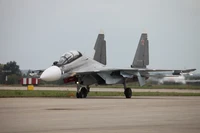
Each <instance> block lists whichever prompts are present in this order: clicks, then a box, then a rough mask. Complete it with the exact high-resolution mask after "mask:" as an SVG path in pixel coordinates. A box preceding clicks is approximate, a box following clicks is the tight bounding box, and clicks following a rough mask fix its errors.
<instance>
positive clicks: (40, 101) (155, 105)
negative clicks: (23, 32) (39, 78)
mask: <svg viewBox="0 0 200 133" xmlns="http://www.w3.org/2000/svg"><path fill="white" fill-rule="evenodd" d="M46 132H48V133H79V132H81V133H103V132H106V133H117V132H120V133H121V132H124V133H133V132H136V133H161V132H162V133H172V132H174V133H199V132H200V97H141V96H140V97H132V99H125V98H124V97H88V98H87V99H76V98H0V133H46Z"/></svg>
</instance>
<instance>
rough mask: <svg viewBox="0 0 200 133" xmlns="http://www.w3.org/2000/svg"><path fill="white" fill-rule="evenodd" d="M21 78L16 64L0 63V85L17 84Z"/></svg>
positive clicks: (13, 62) (11, 62)
mask: <svg viewBox="0 0 200 133" xmlns="http://www.w3.org/2000/svg"><path fill="white" fill-rule="evenodd" d="M21 77H22V74H21V71H20V69H19V65H17V62H15V61H10V62H7V63H6V64H1V63H0V84H19V83H20V79H21Z"/></svg>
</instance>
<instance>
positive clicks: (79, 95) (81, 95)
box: [76, 87, 88, 98]
mask: <svg viewBox="0 0 200 133" xmlns="http://www.w3.org/2000/svg"><path fill="white" fill-rule="evenodd" d="M87 94H88V91H87V89H86V88H85V87H82V88H81V91H80V92H76V98H86V97H87Z"/></svg>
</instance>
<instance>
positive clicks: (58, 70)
mask: <svg viewBox="0 0 200 133" xmlns="http://www.w3.org/2000/svg"><path fill="white" fill-rule="evenodd" d="M94 50H95V53H94V57H93V58H89V57H87V56H86V55H84V54H82V53H81V52H80V51H76V50H73V51H69V52H66V53H64V54H63V55H62V56H61V57H60V59H59V61H55V62H54V63H53V65H52V66H50V67H49V68H47V69H46V70H44V72H43V73H42V74H41V76H40V79H42V80H44V81H56V80H59V79H61V78H62V79H63V81H64V82H65V83H68V82H74V83H75V84H76V85H77V92H76V97H77V98H86V97H87V94H88V92H89V91H90V86H91V85H93V84H96V85H111V84H123V87H124V95H125V97H126V98H131V96H132V90H131V88H128V87H127V86H126V83H127V82H130V81H138V82H139V84H140V86H143V85H144V84H145V83H146V79H148V77H149V76H150V72H163V71H171V72H175V71H174V70H164V69H148V68H146V66H147V65H149V41H148V38H147V33H142V34H141V37H140V40H139V43H138V47H137V50H136V53H135V57H134V59H133V62H132V65H131V67H129V68H111V67H107V66H106V63H107V60H106V41H105V39H104V34H102V33H100V34H99V35H98V37H97V40H96V44H95V46H94ZM194 70H195V69H191V70H190V71H194ZM177 71H178V72H181V71H182V70H176V72H177ZM176 74H177V73H176Z"/></svg>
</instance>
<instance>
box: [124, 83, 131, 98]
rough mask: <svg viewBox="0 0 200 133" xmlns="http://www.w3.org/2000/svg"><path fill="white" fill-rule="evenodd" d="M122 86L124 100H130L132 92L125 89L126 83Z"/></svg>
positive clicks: (129, 89)
mask: <svg viewBox="0 0 200 133" xmlns="http://www.w3.org/2000/svg"><path fill="white" fill-rule="evenodd" d="M123 85H124V95H125V97H126V98H131V96H132V90H131V88H127V87H126V83H124V84H123Z"/></svg>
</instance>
